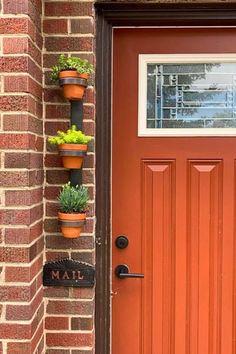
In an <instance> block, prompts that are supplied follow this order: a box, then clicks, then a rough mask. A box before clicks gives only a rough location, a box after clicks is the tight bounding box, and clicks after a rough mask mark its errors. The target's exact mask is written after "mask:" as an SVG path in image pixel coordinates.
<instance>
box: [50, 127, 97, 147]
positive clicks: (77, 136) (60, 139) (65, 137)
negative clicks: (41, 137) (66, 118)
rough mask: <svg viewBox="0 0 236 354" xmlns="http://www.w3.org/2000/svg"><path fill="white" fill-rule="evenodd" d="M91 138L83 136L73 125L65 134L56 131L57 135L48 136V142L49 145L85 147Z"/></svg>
mask: <svg viewBox="0 0 236 354" xmlns="http://www.w3.org/2000/svg"><path fill="white" fill-rule="evenodd" d="M91 139H92V137H91V136H89V135H85V134H83V133H82V131H81V130H77V128H76V126H75V125H72V127H71V128H70V129H68V130H67V131H66V132H63V131H61V130H58V132H57V135H55V136H50V137H49V138H48V141H49V143H50V144H54V145H61V144H84V145H87V144H88V143H89V142H90V141H91Z"/></svg>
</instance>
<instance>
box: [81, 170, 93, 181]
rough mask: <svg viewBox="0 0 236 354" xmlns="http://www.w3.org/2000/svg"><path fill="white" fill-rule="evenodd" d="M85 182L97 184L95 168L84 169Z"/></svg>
mask: <svg viewBox="0 0 236 354" xmlns="http://www.w3.org/2000/svg"><path fill="white" fill-rule="evenodd" d="M82 174H83V183H84V184H95V171H93V170H83V173H82Z"/></svg>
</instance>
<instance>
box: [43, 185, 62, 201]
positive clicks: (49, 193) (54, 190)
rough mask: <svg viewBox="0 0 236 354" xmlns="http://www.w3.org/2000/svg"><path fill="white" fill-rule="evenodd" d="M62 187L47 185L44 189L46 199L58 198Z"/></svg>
mask: <svg viewBox="0 0 236 354" xmlns="http://www.w3.org/2000/svg"><path fill="white" fill-rule="evenodd" d="M60 190H61V187H55V186H46V187H45V189H44V197H45V198H46V199H51V200H56V199H57V197H58V194H59V193H60Z"/></svg>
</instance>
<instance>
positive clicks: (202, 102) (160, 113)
mask: <svg viewBox="0 0 236 354" xmlns="http://www.w3.org/2000/svg"><path fill="white" fill-rule="evenodd" d="M139 102H140V106H139V135H140V136H145V135H147V136H155V135H235V134H236V129H235V128H236V55H233V54H230V55H227V54H225V55H222V56H221V55H219V54H217V55H212V54H211V55H196V54H194V55H168V56H163V55H140V61H139Z"/></svg>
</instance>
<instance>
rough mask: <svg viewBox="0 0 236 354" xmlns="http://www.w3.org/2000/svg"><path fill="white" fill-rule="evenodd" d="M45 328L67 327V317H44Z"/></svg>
mask: <svg viewBox="0 0 236 354" xmlns="http://www.w3.org/2000/svg"><path fill="white" fill-rule="evenodd" d="M45 328H46V329H52V330H56V329H57V330H62V329H69V318H68V317H46V318H45Z"/></svg>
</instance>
